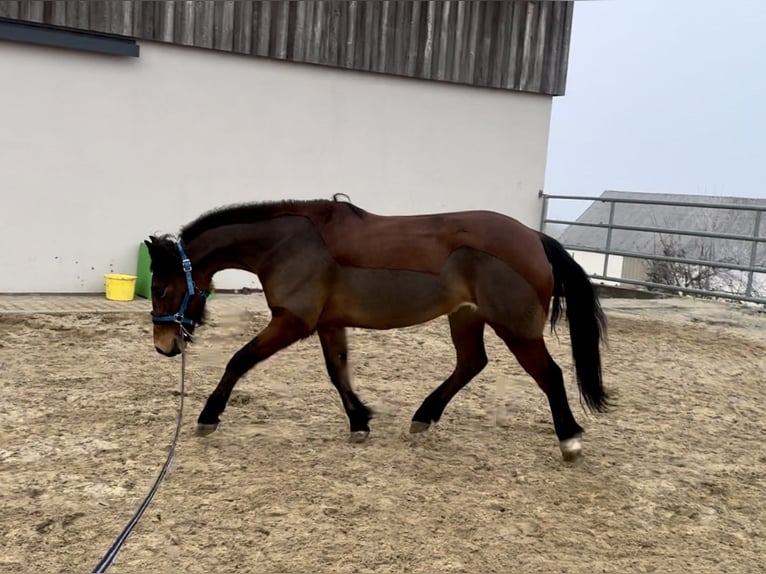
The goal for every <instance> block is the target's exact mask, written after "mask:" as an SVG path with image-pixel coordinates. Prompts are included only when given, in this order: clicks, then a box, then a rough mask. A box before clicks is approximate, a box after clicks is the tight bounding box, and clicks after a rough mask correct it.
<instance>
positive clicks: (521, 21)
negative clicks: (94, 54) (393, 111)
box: [0, 0, 574, 95]
mask: <svg viewBox="0 0 766 574" xmlns="http://www.w3.org/2000/svg"><path fill="white" fill-rule="evenodd" d="M573 10H574V3H573V2H561V1H547V0H546V1H543V0H529V1H527V0H504V1H478V0H476V1H457V0H450V1H423V2H406V1H400V0H385V1H376V2H370V1H354V0H351V1H348V0H346V1H325V0H313V1H311V0H306V1H284V2H280V1H265V2H255V1H242V0H236V1H235V0H228V1H213V0H169V1H139V0H120V1H99V0H96V1H87V2H86V1H83V0H66V1H41V0H3V1H2V2H0V18H6V19H11V20H20V21H27V22H38V23H42V24H46V25H50V26H57V27H69V28H76V29H79V30H87V31H93V32H101V33H108V34H114V35H118V36H127V37H131V38H135V39H138V40H152V41H157V42H166V43H171V44H179V45H184V46H195V47H199V48H206V49H212V50H221V51H227V52H236V53H241V54H250V55H253V56H261V57H266V58H271V59H277V60H289V61H294V62H305V63H313V64H319V65H324V66H330V67H336V68H345V69H350V70H360V71H371V72H378V73H385V74H393V75H398V76H407V77H414V78H422V79H426V80H436V81H446V82H457V83H462V84H468V85H473V86H486V87H494V88H500V89H506V90H516V91H524V92H532V93H540V94H548V95H563V94H564V93H565V88H566V78H567V64H568V57H569V41H570V34H571V27H572V13H573Z"/></svg>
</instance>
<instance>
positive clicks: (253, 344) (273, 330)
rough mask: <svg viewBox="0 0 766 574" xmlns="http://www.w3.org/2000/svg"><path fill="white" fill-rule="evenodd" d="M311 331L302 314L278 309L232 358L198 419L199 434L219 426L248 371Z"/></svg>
mask: <svg viewBox="0 0 766 574" xmlns="http://www.w3.org/2000/svg"><path fill="white" fill-rule="evenodd" d="M310 333H311V331H310V329H309V327H308V326H307V325H306V323H305V322H304V321H302V320H301V319H300V318H299V317H297V316H295V315H293V314H292V313H290V312H289V311H287V310H282V309H280V310H276V311H274V315H273V316H272V319H271V321H270V322H269V324H268V325H267V326H266V327H265V328H264V329H263V330H262V331H261V332H260V333H258V335H256V337H255V338H254V339H253V340H251V341H250V342H249V343H247V345H245V346H244V347H242V348H241V349H240V350H239V351H237V352H236V353H234V356H232V358H231V359H230V360H229V362H228V364H227V365H226V370H225V371H224V373H223V377H221V380H220V382H219V383H218V386H216V388H215V390H214V391H213V392H212V393H211V394H210V396H209V397H208V399H207V402H206V403H205V408H203V409H202V412H201V413H200V415H199V418H198V419H197V432H198V434H209V433H211V432H213V431H214V430H216V429H217V428H218V424H219V423H220V422H221V421H220V418H219V415H220V414H221V413H222V412H223V410H224V409H225V408H226V403H227V402H228V401H229V397H230V396H231V391H232V390H233V389H234V385H236V384H237V381H238V380H239V379H240V378H242V376H243V375H244V374H245V373H247V371H249V370H250V369H252V368H253V367H254V366H255V365H257V364H258V363H260V362H261V361H263V360H265V359H268V358H269V357H270V356H271V355H273V354H274V353H276V352H277V351H280V350H281V349H284V348H285V347H288V346H290V345H292V344H293V343H295V342H296V341H298V340H300V339H302V338H304V337H308V336H309V334H310Z"/></svg>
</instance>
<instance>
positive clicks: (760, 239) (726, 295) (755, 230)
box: [540, 192, 766, 305]
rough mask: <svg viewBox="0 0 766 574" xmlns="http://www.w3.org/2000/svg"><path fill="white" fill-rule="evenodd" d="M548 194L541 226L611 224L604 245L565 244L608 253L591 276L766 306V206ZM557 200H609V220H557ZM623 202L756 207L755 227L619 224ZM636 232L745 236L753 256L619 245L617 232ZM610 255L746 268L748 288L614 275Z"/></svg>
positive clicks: (727, 237) (725, 237)
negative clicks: (764, 288)
mask: <svg viewBox="0 0 766 574" xmlns="http://www.w3.org/2000/svg"><path fill="white" fill-rule="evenodd" d="M540 197H541V198H542V202H543V205H542V213H541V217H540V229H541V231H543V232H545V231H546V225H547V224H559V225H568V226H569V225H571V226H582V227H592V228H600V229H606V241H605V244H604V246H603V247H598V246H596V247H594V246H592V245H576V244H570V243H567V242H566V241H564V242H562V243H563V245H564V247H565V248H566V249H568V250H570V251H582V252H588V253H596V254H601V255H603V256H604V262H603V268H602V271H601V273H590V275H591V277H592V278H594V279H598V280H603V281H610V282H615V283H623V284H627V285H637V286H641V287H648V288H652V289H658V290H664V291H671V292H681V293H688V294H693V295H704V296H709V297H719V298H722V299H731V300H735V301H747V302H751V303H759V304H762V305H766V297H764V296H761V295H760V294H759V293H757V292H756V290H755V283H754V280H755V276H756V274H759V273H762V274H765V275H766V256H764V262H762V263H763V264H761V265H756V263H757V256H758V246H759V244H762V245H764V246H766V234H764V236H761V235H760V230H761V222H762V221H763V219H765V217H764V212H766V206H759V205H746V204H740V203H715V202H701V201H688V202H685V201H673V200H660V199H657V200H653V199H642V198H628V197H591V196H583V195H554V194H545V193H543V192H540ZM551 200H563V201H592V202H604V203H607V204H609V216H608V221H607V223H596V222H585V221H569V220H564V219H551V218H549V217H548V213H549V207H550V201H551ZM618 204H634V205H649V206H669V207H684V208H689V209H700V208H704V209H725V210H730V211H750V212H753V213H754V214H755V215H754V218H753V227H752V230H751V231H752V232H751V233H750V234H748V235H742V234H741V233H718V232H714V231H712V230H699V229H696V230H693V229H672V228H668V227H654V226H638V225H620V224H616V223H615V206H616V205H618ZM615 230H620V231H634V232H642V233H654V234H665V235H673V236H687V237H701V238H707V239H711V240H719V241H740V242H743V243H749V244H750V249H749V254H748V256H747V257H744V258H743V259H746V260H742V261H736V262H732V261H718V260H714V259H699V258H692V257H674V256H671V255H657V254H655V253H645V252H641V251H626V250H624V249H613V248H612V241H613V231H615ZM610 256H619V257H628V258H634V259H643V260H647V261H663V262H667V263H678V264H686V265H694V266H699V267H706V268H711V269H727V270H732V271H740V272H743V273H745V274H746V276H747V281H746V286H745V288H744V292H729V291H726V290H724V289H700V288H696V287H690V286H684V285H669V284H665V283H657V282H653V281H648V280H646V281H645V280H639V279H631V278H624V277H613V276H610V275H609V274H608V265H609V257H610Z"/></svg>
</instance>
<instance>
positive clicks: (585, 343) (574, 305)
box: [540, 233, 610, 412]
mask: <svg viewBox="0 0 766 574" xmlns="http://www.w3.org/2000/svg"><path fill="white" fill-rule="evenodd" d="M540 237H541V240H542V242H543V249H545V255H546V256H547V257H548V261H550V263H551V266H552V267H553V308H552V310H551V328H555V326H556V322H557V321H558V320H559V318H560V317H561V299H562V297H563V298H564V300H565V301H566V306H565V309H566V316H567V322H568V323H569V337H570V339H571V341H572V357H573V358H574V364H575V373H576V375H577V384H578V386H579V388H580V395H581V396H582V398H583V399H585V404H586V405H588V408H589V409H590V410H591V411H592V412H605V411H607V410H608V408H609V406H610V395H609V393H608V392H607V391H606V389H604V385H603V381H602V378H601V353H600V344H601V341H602V340H605V339H606V316H605V315H604V311H603V310H602V309H601V304H600V303H599V301H598V296H597V295H596V292H595V290H594V289H593V285H592V283H591V282H590V279H589V278H588V275H587V274H586V273H585V271H584V270H583V268H582V267H580V265H578V264H577V262H576V261H575V260H574V259H573V258H572V256H571V255H569V253H567V251H566V249H564V247H563V246H562V245H561V243H559V242H558V241H556V240H555V239H553V238H552V237H549V236H547V235H545V234H544V233H541V234H540Z"/></svg>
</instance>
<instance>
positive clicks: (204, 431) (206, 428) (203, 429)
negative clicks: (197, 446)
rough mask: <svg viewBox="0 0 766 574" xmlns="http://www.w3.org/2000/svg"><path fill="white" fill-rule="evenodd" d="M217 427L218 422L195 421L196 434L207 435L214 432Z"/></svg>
mask: <svg viewBox="0 0 766 574" xmlns="http://www.w3.org/2000/svg"><path fill="white" fill-rule="evenodd" d="M217 428H218V423H212V424H203V423H197V436H207V435H209V434H211V433H214V432H215V431H216V429H217Z"/></svg>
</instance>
